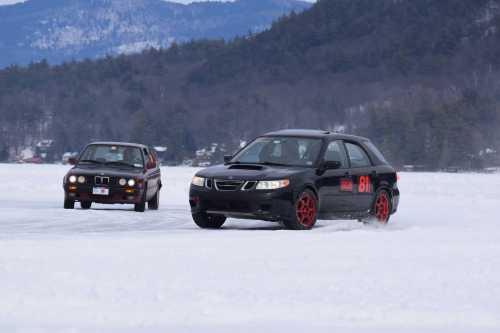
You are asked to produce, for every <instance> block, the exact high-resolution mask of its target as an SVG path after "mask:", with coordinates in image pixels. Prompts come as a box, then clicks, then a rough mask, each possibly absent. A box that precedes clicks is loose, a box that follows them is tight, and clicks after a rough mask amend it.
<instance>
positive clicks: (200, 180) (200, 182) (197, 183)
mask: <svg viewBox="0 0 500 333" xmlns="http://www.w3.org/2000/svg"><path fill="white" fill-rule="evenodd" d="M191 184H193V185H195V186H201V187H203V186H205V178H203V177H198V176H194V177H193V179H192V180H191Z"/></svg>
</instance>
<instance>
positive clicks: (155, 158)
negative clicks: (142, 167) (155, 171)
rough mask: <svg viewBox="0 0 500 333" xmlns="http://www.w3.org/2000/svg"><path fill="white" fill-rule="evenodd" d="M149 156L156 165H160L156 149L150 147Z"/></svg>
mask: <svg viewBox="0 0 500 333" xmlns="http://www.w3.org/2000/svg"><path fill="white" fill-rule="evenodd" d="M149 154H150V155H149V158H150V159H151V161H153V163H154V164H155V167H158V166H159V165H158V157H157V156H156V152H155V150H154V149H150V150H149Z"/></svg>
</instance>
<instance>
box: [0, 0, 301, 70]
mask: <svg viewBox="0 0 500 333" xmlns="http://www.w3.org/2000/svg"><path fill="white" fill-rule="evenodd" d="M309 7H310V4H309V3H307V2H303V1H298V0H239V1H236V2H198V3H192V4H189V5H183V4H179V3H174V2H166V1H162V0H30V1H27V2H24V3H20V4H16V5H10V6H1V7H0V67H4V66H6V65H10V64H27V63H29V62H31V61H39V60H41V59H47V60H48V61H49V62H50V63H60V62H62V61H65V60H71V59H83V58H97V57H102V56H104V55H107V54H110V55H116V54H122V53H133V52H138V51H141V50H143V49H145V48H149V47H156V48H158V47H168V46H170V45H171V44H172V43H173V42H185V41H189V40H191V39H200V38H224V39H231V38H233V37H235V36H238V35H246V34H248V33H249V32H253V33H256V32H260V31H262V30H264V29H266V28H268V27H269V26H270V24H271V22H272V21H273V20H274V19H276V18H278V17H280V16H282V15H284V14H286V13H289V12H291V11H298V12H300V11H302V10H304V9H306V8H309Z"/></svg>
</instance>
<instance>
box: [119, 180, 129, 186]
mask: <svg viewBox="0 0 500 333" xmlns="http://www.w3.org/2000/svg"><path fill="white" fill-rule="evenodd" d="M118 184H120V186H125V185H127V180H126V179H125V178H120V180H119V181H118Z"/></svg>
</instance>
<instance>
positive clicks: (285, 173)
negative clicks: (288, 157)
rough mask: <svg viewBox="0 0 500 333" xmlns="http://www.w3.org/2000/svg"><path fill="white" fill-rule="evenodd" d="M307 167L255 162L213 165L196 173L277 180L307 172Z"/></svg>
mask: <svg viewBox="0 0 500 333" xmlns="http://www.w3.org/2000/svg"><path fill="white" fill-rule="evenodd" d="M308 170H309V168H305V167H304V168H302V167H281V166H267V165H257V164H231V165H215V166H213V167H210V168H207V169H203V170H201V171H199V172H198V173H197V174H196V175H197V176H199V177H205V178H216V179H235V180H278V179H283V178H291V177H293V176H296V175H298V174H302V173H304V172H307V171H308Z"/></svg>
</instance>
